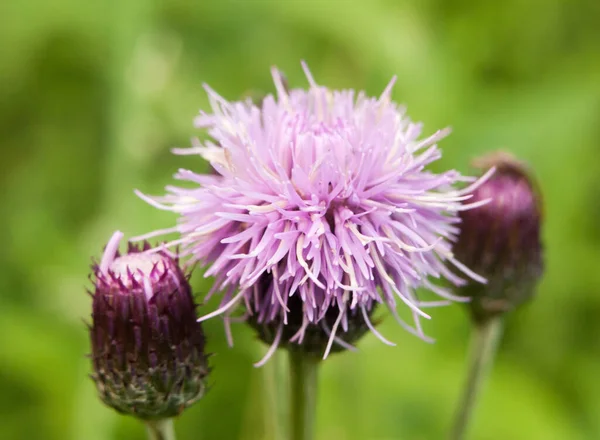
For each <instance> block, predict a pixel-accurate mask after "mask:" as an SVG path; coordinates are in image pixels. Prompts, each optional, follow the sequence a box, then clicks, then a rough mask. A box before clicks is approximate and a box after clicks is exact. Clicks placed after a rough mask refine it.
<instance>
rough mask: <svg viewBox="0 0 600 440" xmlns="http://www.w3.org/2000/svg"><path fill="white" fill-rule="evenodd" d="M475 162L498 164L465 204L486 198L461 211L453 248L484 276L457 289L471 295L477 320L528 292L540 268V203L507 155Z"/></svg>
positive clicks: (525, 296)
mask: <svg viewBox="0 0 600 440" xmlns="http://www.w3.org/2000/svg"><path fill="white" fill-rule="evenodd" d="M474 165H476V166H478V167H479V168H482V169H484V170H487V169H490V168H492V167H496V171H495V173H494V174H493V175H492V176H491V177H490V178H489V180H487V181H486V182H485V183H483V184H482V185H481V186H480V187H479V188H477V190H475V192H474V193H473V197H472V198H471V199H469V201H468V203H474V202H477V201H482V200H486V199H489V200H490V202H489V203H487V204H485V205H484V206H481V207H479V208H477V209H470V210H466V211H462V212H461V216H460V217H461V220H462V222H461V224H460V230H461V231H460V235H459V238H458V242H457V243H456V245H455V247H454V253H455V256H456V257H457V259H459V260H460V261H461V262H463V263H464V264H466V265H467V266H468V267H469V268H471V269H473V270H474V271H475V272H477V273H478V274H480V275H482V276H484V277H485V278H486V279H487V280H488V282H487V284H479V283H470V284H467V285H466V286H463V287H462V288H461V289H459V293H460V294H461V295H464V296H468V297H471V302H470V303H469V307H470V308H471V311H472V315H473V318H474V319H475V320H476V321H481V320H485V319H488V318H489V317H492V316H494V315H497V314H501V313H504V312H507V311H510V310H512V309H514V308H515V307H517V306H518V305H520V304H521V303H523V302H525V301H527V300H528V299H530V298H531V297H532V295H533V293H534V288H535V285H536V284H537V282H538V280H539V279H540V277H541V275H542V272H543V255H542V253H543V248H542V243H541V239H540V226H541V220H542V202H541V196H540V193H539V191H538V190H537V188H536V186H535V184H534V182H533V180H532V178H531V176H530V175H529V172H528V171H527V169H526V168H525V167H524V165H523V164H521V163H520V162H518V161H517V160H516V159H515V158H513V157H512V156H511V155H509V154H507V153H501V152H498V153H492V154H489V155H487V156H484V157H482V158H481V159H479V160H477V161H475V162H474Z"/></svg>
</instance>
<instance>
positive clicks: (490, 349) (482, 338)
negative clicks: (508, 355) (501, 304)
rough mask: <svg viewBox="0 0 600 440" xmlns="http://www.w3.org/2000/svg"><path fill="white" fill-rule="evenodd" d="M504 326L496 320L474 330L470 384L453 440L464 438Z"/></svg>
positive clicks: (460, 405)
mask: <svg viewBox="0 0 600 440" xmlns="http://www.w3.org/2000/svg"><path fill="white" fill-rule="evenodd" d="M502 323H503V322H502V316H496V317H493V318H489V319H487V320H485V321H483V322H481V323H477V324H475V325H474V326H473V333H472V341H471V348H470V355H469V357H470V359H469V366H468V373H467V380H466V383H465V386H464V390H463V395H462V398H461V400H460V404H459V406H458V412H457V414H456V418H455V420H454V427H453V429H452V432H451V434H450V437H449V438H450V440H462V439H464V438H465V435H466V433H467V428H468V425H469V421H470V420H471V418H472V416H473V411H474V408H475V404H476V402H477V397H478V395H479V394H480V391H481V388H482V386H483V385H484V382H485V380H486V378H487V375H488V373H489V371H490V369H491V367H492V364H493V363H494V355H495V354H496V349H497V347H498V341H499V340H500V336H501V334H502Z"/></svg>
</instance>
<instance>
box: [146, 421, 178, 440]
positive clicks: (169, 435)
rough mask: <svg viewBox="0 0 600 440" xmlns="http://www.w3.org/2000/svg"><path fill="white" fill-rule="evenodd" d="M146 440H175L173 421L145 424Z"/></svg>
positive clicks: (148, 422)
mask: <svg viewBox="0 0 600 440" xmlns="http://www.w3.org/2000/svg"><path fill="white" fill-rule="evenodd" d="M146 429H147V431H148V440H175V429H174V428H173V419H163V420H151V421H150V420H149V421H147V422H146Z"/></svg>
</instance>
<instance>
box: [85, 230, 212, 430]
mask: <svg viewBox="0 0 600 440" xmlns="http://www.w3.org/2000/svg"><path fill="white" fill-rule="evenodd" d="M121 237H122V234H121V233H119V232H117V233H115V235H113V238H112V239H111V240H110V242H109V243H108V245H107V247H106V250H105V253H104V256H103V257H102V261H101V263H100V265H95V266H94V267H93V272H94V276H95V280H94V284H95V291H94V292H93V305H92V321H93V322H92V325H91V328H90V337H91V344H92V359H93V367H94V373H93V375H92V378H93V379H94V381H95V382H96V386H97V388H98V393H99V395H100V398H101V399H102V401H103V402H104V403H105V404H107V405H108V406H110V407H112V408H114V409H116V410H117V411H119V412H121V413H124V414H131V415H134V416H136V417H139V418H141V419H163V418H169V417H173V416H175V415H177V414H179V413H180V412H181V411H183V410H184V409H185V408H186V407H188V406H189V405H191V404H192V403H194V402H195V401H197V400H198V399H200V398H201V397H202V396H203V394H204V390H205V382H204V381H205V377H206V375H207V373H208V368H207V363H206V357H205V355H204V334H203V332H202V327H201V324H200V323H198V322H197V321H196V313H195V304H194V300H193V297H192V295H191V291H190V286H189V284H188V281H187V278H186V276H185V275H184V274H183V272H182V271H181V269H180V268H179V266H178V263H177V260H175V259H173V258H171V257H170V256H169V255H168V254H167V253H165V252H164V251H159V252H154V253H150V251H151V249H150V246H149V245H148V244H147V243H146V244H144V246H143V248H137V247H134V246H131V245H130V246H129V250H128V252H127V253H126V254H125V255H119V253H118V245H119V241H120V239H121Z"/></svg>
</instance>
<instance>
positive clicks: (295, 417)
mask: <svg viewBox="0 0 600 440" xmlns="http://www.w3.org/2000/svg"><path fill="white" fill-rule="evenodd" d="M319 361H320V359H319V358H317V357H314V356H310V355H307V354H306V353H303V352H301V351H290V385H291V393H290V399H291V405H290V411H291V429H290V432H291V437H290V438H291V440H313V439H314V438H315V412H316V411H315V410H316V403H317V374H318V370H319V368H318V367H319Z"/></svg>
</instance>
